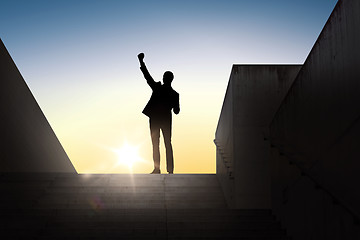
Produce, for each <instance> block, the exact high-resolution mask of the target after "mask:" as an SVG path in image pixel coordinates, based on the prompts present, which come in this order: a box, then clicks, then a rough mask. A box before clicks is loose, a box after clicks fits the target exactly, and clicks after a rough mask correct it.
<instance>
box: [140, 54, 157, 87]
mask: <svg viewBox="0 0 360 240" xmlns="http://www.w3.org/2000/svg"><path fill="white" fill-rule="evenodd" d="M144 57H145V54H144V53H139V55H138V59H139V63H140V69H141V71H142V73H143V74H144V77H145V79H146V82H147V83H148V84H149V86H150V87H151V88H153V86H154V85H155V81H154V79H153V78H152V77H151V75H150V73H149V71H148V70H147V68H146V66H145V63H144Z"/></svg>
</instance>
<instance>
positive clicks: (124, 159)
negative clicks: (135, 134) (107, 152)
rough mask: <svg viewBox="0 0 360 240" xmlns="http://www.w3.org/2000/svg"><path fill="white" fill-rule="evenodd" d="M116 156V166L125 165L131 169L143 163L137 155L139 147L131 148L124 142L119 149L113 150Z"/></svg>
mask: <svg viewBox="0 0 360 240" xmlns="http://www.w3.org/2000/svg"><path fill="white" fill-rule="evenodd" d="M114 152H115V153H116V155H117V164H118V165H120V164H121V165H126V166H128V167H129V169H132V168H133V166H134V164H135V163H137V162H141V161H143V160H142V158H141V157H140V155H139V147H138V146H133V145H130V144H128V143H127V142H125V143H124V144H123V146H122V147H121V148H119V149H115V150H114Z"/></svg>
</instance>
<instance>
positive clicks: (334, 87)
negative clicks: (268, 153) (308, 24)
mask: <svg viewBox="0 0 360 240" xmlns="http://www.w3.org/2000/svg"><path fill="white" fill-rule="evenodd" d="M359 26H360V1H358V0H343V1H339V2H338V4H337V5H336V7H335V9H334V11H333V13H332V14H331V16H330V18H329V20H328V21H327V23H326V25H325V27H324V29H323V30H322V32H321V34H320V36H319V38H318V39H317V41H316V43H315V45H314V47H313V49H312V50H311V52H310V54H309V56H308V58H307V59H306V62H305V63H304V66H303V67H302V69H301V70H300V72H299V75H298V76H297V78H296V80H295V82H294V84H293V85H292V87H291V88H290V90H289V92H288V94H287V96H286V98H285V99H284V101H283V102H282V104H281V107H280V109H279V111H278V112H277V114H276V116H275V118H274V120H273V121H272V124H271V128H270V129H271V143H272V145H274V146H275V147H276V149H277V150H278V152H280V153H282V154H283V156H279V155H278V153H276V154H274V155H273V156H274V157H273V193H272V195H273V205H272V206H273V209H274V211H275V213H276V214H277V215H278V217H279V218H280V219H281V220H283V223H284V224H285V225H286V227H287V229H288V231H289V232H290V234H292V235H293V236H294V239H360V235H357V234H358V230H359V229H358V228H359V226H357V227H356V226H355V225H353V218H356V217H360V188H359V186H358V183H359V182H360V174H359V170H360V161H359V160H360V105H359V104H360V47H359V44H360V28H359ZM289 161H291V163H293V164H292V165H289ZM296 166H298V167H296ZM314 189H318V191H315V190H314ZM333 203H336V204H337V205H336V207H335V206H333ZM339 209H340V210H339ZM341 209H342V210H341ZM349 212H351V213H352V214H350V213H349ZM311 226H317V227H316V228H314V227H311ZM355 236H356V237H357V238H356V237H355ZM353 237H355V238H353Z"/></svg>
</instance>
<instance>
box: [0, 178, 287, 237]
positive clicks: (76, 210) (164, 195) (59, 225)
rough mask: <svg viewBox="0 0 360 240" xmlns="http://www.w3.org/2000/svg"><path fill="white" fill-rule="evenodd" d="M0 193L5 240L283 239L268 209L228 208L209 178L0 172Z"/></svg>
mask: <svg viewBox="0 0 360 240" xmlns="http://www.w3.org/2000/svg"><path fill="white" fill-rule="evenodd" d="M0 190H1V191H2V193H3V196H4V197H3V198H1V199H0V222H1V224H0V232H1V234H2V236H4V237H5V239H31V238H34V239H104V238H106V239H119V238H123V239H269V240H270V239H286V240H288V239H289V238H287V237H286V233H285V232H284V231H283V230H282V229H281V226H280V224H279V223H278V222H277V221H276V220H275V218H274V217H273V215H272V214H271V211H270V210H264V209H252V210H234V209H228V208H227V206H226V202H225V199H224V196H223V193H222V190H221V188H220V185H219V182H218V180H217V177H216V175H214V174H204V175H202V174H194V175H193V174H174V175H167V174H159V175H150V174H136V175H130V174H109V175H107V174H88V175H86V174H80V175H78V174H65V173H53V174H48V173H39V174H8V173H6V174H0ZM4 237H2V238H4Z"/></svg>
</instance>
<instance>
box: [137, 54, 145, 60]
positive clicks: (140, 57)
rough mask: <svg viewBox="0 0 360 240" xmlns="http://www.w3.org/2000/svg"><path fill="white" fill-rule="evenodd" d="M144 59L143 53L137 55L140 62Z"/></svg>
mask: <svg viewBox="0 0 360 240" xmlns="http://www.w3.org/2000/svg"><path fill="white" fill-rule="evenodd" d="M144 57H145V54H144V53H139V54H138V58H139V60H140V61H142V60H143V59H144Z"/></svg>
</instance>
